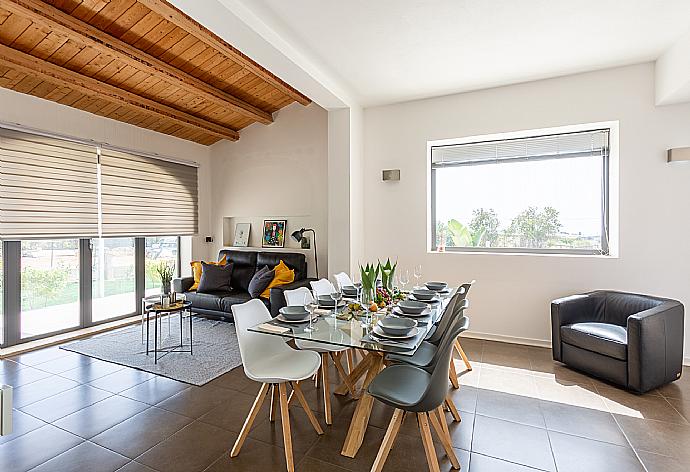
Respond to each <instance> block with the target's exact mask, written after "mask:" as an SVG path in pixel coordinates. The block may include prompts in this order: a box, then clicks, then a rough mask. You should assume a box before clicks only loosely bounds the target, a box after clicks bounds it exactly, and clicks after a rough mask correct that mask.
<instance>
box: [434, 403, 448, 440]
mask: <svg viewBox="0 0 690 472" xmlns="http://www.w3.org/2000/svg"><path fill="white" fill-rule="evenodd" d="M436 413H437V414H438V419H439V421H440V422H441V427H442V428H443V431H444V432H445V433H446V434H447V435H448V437H450V430H449V429H448V422H447V421H446V413H445V411H444V410H443V405H441V406H439V407H438V408H437V409H436Z"/></svg>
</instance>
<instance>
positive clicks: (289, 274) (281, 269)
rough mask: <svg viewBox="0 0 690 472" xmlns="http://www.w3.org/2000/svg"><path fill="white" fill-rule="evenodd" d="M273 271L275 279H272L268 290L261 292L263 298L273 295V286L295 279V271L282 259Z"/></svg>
mask: <svg viewBox="0 0 690 472" xmlns="http://www.w3.org/2000/svg"><path fill="white" fill-rule="evenodd" d="M273 273H274V277H273V280H271V283H270V284H268V287H266V290H264V291H263V292H262V293H261V298H269V297H270V296H271V288H273V287H277V286H279V285H285V284H289V283H292V282H294V281H295V271H294V270H293V269H290V268H289V267H288V266H286V265H285V263H284V262H283V261H282V260H281V261H280V263H279V264H278V265H277V266H275V267H274V268H273Z"/></svg>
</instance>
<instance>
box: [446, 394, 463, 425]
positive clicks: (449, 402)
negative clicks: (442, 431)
mask: <svg viewBox="0 0 690 472" xmlns="http://www.w3.org/2000/svg"><path fill="white" fill-rule="evenodd" d="M445 404H446V406H447V407H448V410H449V411H450V414H451V415H452V416H453V421H455V422H456V423H458V422H460V421H462V418H461V417H460V412H459V411H458V409H457V408H456V407H455V403H454V402H453V399H452V398H450V395H448V396H447V397H446V400H445Z"/></svg>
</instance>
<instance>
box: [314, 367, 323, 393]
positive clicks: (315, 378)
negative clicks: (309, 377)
mask: <svg viewBox="0 0 690 472" xmlns="http://www.w3.org/2000/svg"><path fill="white" fill-rule="evenodd" d="M320 378H321V369H320V368H319V370H317V371H316V373H315V374H314V377H313V379H314V388H316V389H318V388H319V379H320Z"/></svg>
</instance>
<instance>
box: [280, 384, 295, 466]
mask: <svg viewBox="0 0 690 472" xmlns="http://www.w3.org/2000/svg"><path fill="white" fill-rule="evenodd" d="M278 392H279V393H280V423H281V426H282V427H283V445H284V446H285V463H286V464H287V470H288V472H294V471H295V460H294V458H293V456H292V433H291V432H290V411H289V410H288V408H289V407H288V402H287V388H286V386H285V384H284V383H281V384H278Z"/></svg>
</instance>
